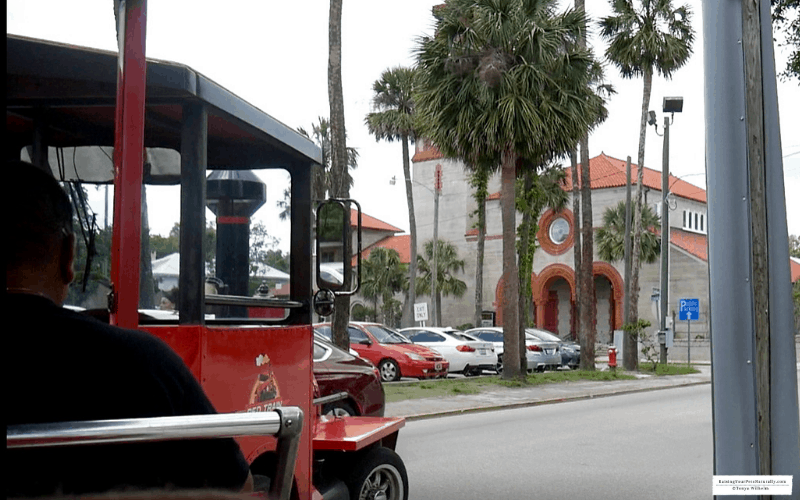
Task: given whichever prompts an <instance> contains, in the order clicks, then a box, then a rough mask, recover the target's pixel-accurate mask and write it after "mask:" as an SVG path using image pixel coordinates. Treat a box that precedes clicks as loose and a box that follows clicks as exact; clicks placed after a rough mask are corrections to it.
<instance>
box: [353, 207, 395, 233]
mask: <svg viewBox="0 0 800 500" xmlns="http://www.w3.org/2000/svg"><path fill="white" fill-rule="evenodd" d="M356 214H357V212H356V211H355V210H350V226H351V227H356V226H357V225H358V218H357V215H356ZM361 227H362V228H363V229H372V230H375V231H388V232H390V233H400V232H402V231H403V230H402V229H400V228H399V227H394V226H393V225H391V224H387V223H386V222H383V221H382V220H378V219H376V218H375V217H372V216H371V215H367V214H365V213H364V212H361Z"/></svg>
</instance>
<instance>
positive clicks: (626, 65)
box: [600, 0, 694, 370]
mask: <svg viewBox="0 0 800 500" xmlns="http://www.w3.org/2000/svg"><path fill="white" fill-rule="evenodd" d="M611 7H612V9H613V11H614V14H613V15H611V16H608V17H605V18H603V19H602V20H601V21H600V28H601V31H600V34H601V35H602V37H603V38H604V39H606V40H607V41H608V42H609V45H608V48H607V49H606V58H608V60H609V61H611V62H612V63H613V64H614V65H616V66H617V68H618V69H619V70H620V73H621V74H622V76H623V77H624V78H634V77H638V76H642V77H643V80H644V89H643V91H642V110H641V114H640V116H639V151H638V159H637V165H638V173H637V181H636V208H634V210H633V212H634V214H635V216H634V226H633V244H632V248H633V251H632V252H631V253H632V255H631V286H630V289H631V296H630V297H626V300H629V301H630V307H629V313H630V317H629V318H625V321H626V322H627V323H630V324H636V322H637V320H638V318H639V310H638V302H639V260H640V255H639V248H640V243H639V242H640V240H641V239H642V234H643V230H644V226H643V224H642V220H641V215H642V213H643V210H642V198H643V185H644V182H643V181H642V176H643V170H644V151H645V137H646V131H647V112H648V108H649V107H650V93H651V91H652V87H653V72H654V71H656V72H658V73H659V74H660V75H662V76H663V77H664V78H671V77H672V74H673V73H674V72H675V71H677V70H678V69H679V68H681V67H682V66H683V65H684V64H686V62H687V61H688V60H689V57H690V56H691V54H692V44H693V42H694V30H693V29H692V25H691V17H692V11H691V10H690V9H689V7H688V6H686V5H684V6H681V7H678V8H674V7H673V5H672V1H671V0H612V1H611ZM637 7H638V8H637ZM626 340H627V344H628V345H636V344H635V343H634V342H635V341H634V339H633V337H632V336H630V335H627V339H626ZM624 351H625V359H624V360H623V363H624V365H625V368H626V369H628V370H635V369H636V362H637V360H636V352H635V349H627V348H626V349H625V350H624Z"/></svg>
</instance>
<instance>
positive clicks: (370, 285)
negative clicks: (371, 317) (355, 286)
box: [361, 247, 408, 326]
mask: <svg viewBox="0 0 800 500" xmlns="http://www.w3.org/2000/svg"><path fill="white" fill-rule="evenodd" d="M361 273H362V274H361V294H362V295H363V296H364V297H365V298H367V299H368V300H372V302H373V304H374V307H375V310H376V311H377V310H378V307H379V302H380V310H381V312H382V313H383V322H384V323H385V324H387V325H390V326H396V325H397V320H398V318H397V304H399V301H398V300H396V299H395V298H394V294H395V293H398V292H402V291H404V290H405V289H406V288H407V287H408V274H407V273H408V270H407V269H406V266H405V265H403V264H402V263H401V262H400V254H399V253H397V250H393V249H387V248H381V247H377V248H373V249H372V251H371V252H370V254H369V257H368V258H367V259H365V260H362V261H361Z"/></svg>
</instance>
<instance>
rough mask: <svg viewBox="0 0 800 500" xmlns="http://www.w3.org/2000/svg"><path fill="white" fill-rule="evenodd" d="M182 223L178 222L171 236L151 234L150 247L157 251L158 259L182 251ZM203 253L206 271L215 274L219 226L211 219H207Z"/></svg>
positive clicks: (170, 233)
mask: <svg viewBox="0 0 800 500" xmlns="http://www.w3.org/2000/svg"><path fill="white" fill-rule="evenodd" d="M180 242H181V225H180V223H179V222H176V223H175V224H174V225H173V226H172V229H170V231H169V236H166V237H165V236H161V235H160V234H155V235H151V236H150V249H151V250H152V251H154V252H155V253H156V259H160V258H161V257H166V256H167V255H169V254H171V253H177V252H179V251H180ZM203 254H204V255H205V257H204V260H205V264H206V273H207V274H209V275H213V274H214V272H215V266H216V256H217V228H216V226H214V223H213V222H211V221H206V234H205V238H204V240H203Z"/></svg>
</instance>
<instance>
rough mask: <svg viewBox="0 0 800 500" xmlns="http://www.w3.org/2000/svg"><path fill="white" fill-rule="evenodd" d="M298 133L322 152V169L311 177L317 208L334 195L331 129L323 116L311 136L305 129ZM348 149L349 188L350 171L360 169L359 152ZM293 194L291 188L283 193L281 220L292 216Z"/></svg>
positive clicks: (347, 177) (349, 186)
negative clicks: (291, 200) (291, 199)
mask: <svg viewBox="0 0 800 500" xmlns="http://www.w3.org/2000/svg"><path fill="white" fill-rule="evenodd" d="M297 131H298V132H300V133H301V134H303V135H304V136H306V137H308V138H309V139H312V140H313V141H314V142H315V143H316V144H317V146H319V148H320V149H321V150H322V165H320V166H319V167H320V168H315V169H314V172H313V175H312V177H311V200H312V206H313V207H316V205H317V204H318V203H320V202H321V201H323V200H325V199H326V198H328V197H329V196H332V194H333V185H332V177H331V127H330V122H329V121H328V119H327V118H323V117H322V116H320V117H318V118H317V123H312V124H311V134H309V133H308V131H306V129H304V128H303V127H298V128H297ZM346 149H347V174H346V178H345V181H346V183H347V187H348V188H352V187H353V176H352V175H350V170H355V169H356V168H357V167H358V150H357V149H356V148H350V147H348V148H346ZM290 198H291V193H290V190H289V188H286V189H285V190H284V191H283V200H281V201H278V202H277V203H278V208H280V209H281V213H280V218H281V220H286V219H288V218H289V216H290V215H291V207H290V206H289V200H290Z"/></svg>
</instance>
